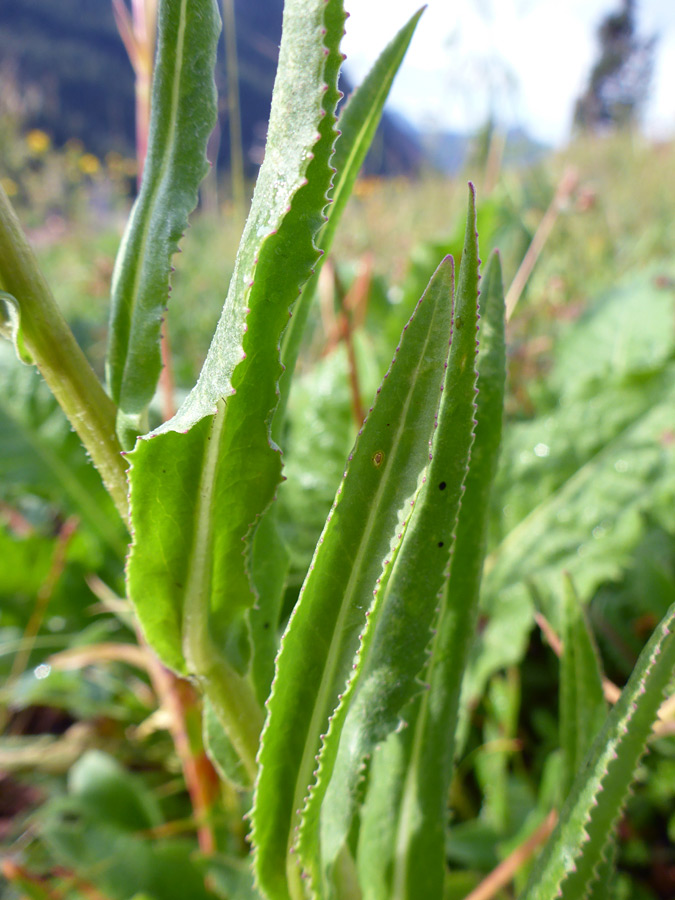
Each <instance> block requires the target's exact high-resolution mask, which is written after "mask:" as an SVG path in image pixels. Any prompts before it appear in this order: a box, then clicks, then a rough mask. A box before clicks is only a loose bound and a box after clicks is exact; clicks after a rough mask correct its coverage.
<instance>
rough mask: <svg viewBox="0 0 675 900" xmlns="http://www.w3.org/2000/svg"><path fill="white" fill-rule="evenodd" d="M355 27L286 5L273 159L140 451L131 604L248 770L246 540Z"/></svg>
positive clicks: (274, 454)
mask: <svg viewBox="0 0 675 900" xmlns="http://www.w3.org/2000/svg"><path fill="white" fill-rule="evenodd" d="M343 26H344V12H343V10H342V4H341V3H340V2H339V0H330V2H329V3H327V4H326V3H324V2H322V0H309V2H307V0H289V2H287V3H286V5H285V10H284V31H283V38H282V44H281V49H280V56H279V69H278V74H277V80H276V83H275V89H274V97H273V103H272V111H271V117H270V125H269V131H268V144H267V150H266V154H265V161H264V163H263V166H262V167H261V170H260V174H259V177H258V182H257V184H256V189H255V193H254V197H253V202H252V206H251V212H250V215H249V218H248V220H247V223H246V227H245V230H244V234H243V237H242V241H241V245H240V248H239V252H238V254H237V259H236V263H235V270H234V273H233V276H232V281H231V283H230V289H229V292H228V296H227V300H226V303H225V307H224V309H223V313H222V316H221V319H220V322H219V324H218V328H217V330H216V333H215V336H214V338H213V342H212V344H211V347H210V349H209V353H208V356H207V358H206V362H205V363H204V367H203V369H202V372H201V374H200V377H199V381H198V383H197V385H196V386H195V388H194V389H193V391H192V392H191V394H190V395H189V396H188V398H187V399H186V401H185V403H184V404H183V405H182V407H181V408H180V410H179V411H178V413H177V415H176V416H175V417H174V418H173V419H172V420H171V421H170V422H167V423H165V424H164V425H163V426H162V427H161V428H159V429H158V430H157V431H156V432H154V433H153V434H152V435H150V436H149V437H148V438H147V439H143V440H140V441H138V442H137V445H136V448H135V450H134V452H133V453H132V454H131V461H132V472H131V476H130V480H131V506H132V510H133V513H132V515H133V521H134V534H135V539H134V543H133V546H132V551H131V557H130V561H129V568H128V579H129V592H130V595H131V596H132V597H133V599H134V601H135V603H136V606H137V610H138V614H139V618H140V620H141V623H142V626H143V629H144V632H145V634H146V637H147V638H148V640H149V642H150V643H151V644H152V646H153V647H154V648H155V649H156V650H157V652H158V653H159V654H160V656H161V657H162V659H163V660H164V662H165V663H167V664H168V665H169V666H171V667H172V668H174V669H176V670H178V671H182V672H185V671H190V672H192V673H194V674H197V675H199V677H200V678H201V680H202V683H203V684H204V686H205V688H206V689H207V691H209V692H210V695H211V699H212V701H213V703H214V707H215V709H216V711H217V713H218V715H219V717H220V718H221V720H223V719H224V720H225V725H226V730H227V731H228V732H230V737H231V739H232V740H233V743H235V745H236V744H237V742H238V744H239V745H238V746H235V749H236V751H237V753H239V755H240V756H243V757H245V761H246V765H247V767H248V770H249V775H250V774H252V773H253V772H254V771H255V762H254V757H255V753H256V749H257V742H258V736H259V729H260V727H261V724H262V716H261V712H260V709H259V707H258V704H257V702H256V699H255V696H254V694H253V690H252V688H251V686H250V684H249V683H248V680H247V679H246V678H245V677H244V673H245V672H246V669H247V665H248V657H249V647H248V634H247V624H246V620H245V613H246V611H247V610H248V609H249V608H250V607H252V606H253V604H254V602H255V595H254V593H253V590H252V588H251V585H250V582H249V576H248V572H247V555H248V551H247V546H246V545H245V544H244V543H243V541H244V540H245V539H246V538H247V536H249V533H250V531H251V530H252V529H253V528H254V526H255V525H256V521H257V519H258V517H259V516H260V515H262V514H263V513H264V511H265V509H266V508H267V507H268V506H269V504H270V503H271V502H272V500H273V498H274V493H275V490H276V487H277V485H278V483H279V481H280V479H281V460H280V454H279V451H278V448H277V447H276V446H275V445H273V444H272V443H271V441H270V437H269V421H270V418H271V414H272V411H273V409H274V407H275V405H276V403H277V389H276V385H277V381H278V378H279V374H280V371H281V369H280V362H279V353H278V346H279V342H280V338H281V334H282V332H283V330H284V328H285V326H286V324H287V322H288V316H289V308H290V306H291V305H292V304H293V302H294V301H295V300H296V299H297V296H298V293H299V290H300V287H301V285H302V283H303V282H304V281H305V280H306V279H307V278H308V277H309V275H310V273H311V269H312V266H313V265H314V264H315V262H316V260H317V257H318V251H317V250H316V248H315V246H314V237H315V235H316V233H317V231H318V229H319V228H320V226H321V224H322V222H323V221H324V219H323V210H324V207H325V206H326V203H327V199H326V195H327V192H328V190H329V187H330V181H331V175H332V170H331V169H330V157H331V154H332V148H333V143H334V140H335V135H336V132H335V119H334V109H335V104H336V102H337V98H338V92H337V74H338V69H339V65H340V62H341V58H340V54H339V52H338V46H339V41H340V38H341V36H342V33H343ZM289 121H291V122H293V128H292V129H289V127H288V123H289ZM240 729H241V730H243V732H244V733H243V734H239V735H238V734H237V731H238V730H240Z"/></svg>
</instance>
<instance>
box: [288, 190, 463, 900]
mask: <svg viewBox="0 0 675 900" xmlns="http://www.w3.org/2000/svg"><path fill="white" fill-rule="evenodd" d="M464 260H465V263H464V267H463V268H462V269H461V270H460V276H459V286H458V291H457V297H456V300H455V302H454V308H453V331H452V340H451V344H450V356H449V359H448V363H447V368H446V371H445V377H444V383H443V386H442V392H443V393H442V400H441V405H440V408H439V411H438V415H437V419H436V427H435V430H434V433H433V438H432V441H431V446H430V454H429V456H430V462H429V465H428V468H427V471H426V474H425V476H424V485H423V487H422V489H421V490H420V493H419V496H418V497H417V499H416V501H415V507H414V510H413V512H412V514H411V516H410V520H409V522H408V523H407V525H406V528H405V532H404V533H403V539H402V542H401V546H400V549H399V551H398V553H397V556H396V560H395V562H393V564H392V565H391V566H390V569H389V571H388V575H387V578H386V579H383V580H382V582H381V583H380V585H379V586H378V589H377V590H376V592H375V599H374V602H373V603H372V605H371V607H370V611H369V618H368V623H367V626H366V628H365V630H364V632H363V634H362V636H361V646H360V649H359V656H358V660H357V663H356V669H355V671H354V673H353V675H352V677H351V679H350V682H349V685H348V687H347V688H346V690H345V691H344V692H343V695H342V699H341V700H340V704H339V706H338V708H337V710H336V711H335V713H334V714H333V716H332V717H331V721H330V726H329V729H328V733H327V735H326V738H325V740H324V742H323V745H322V748H321V752H320V754H319V760H318V762H319V766H318V771H317V780H316V784H315V785H314V786H313V789H312V793H311V795H310V798H309V800H308V803H307V806H306V809H305V811H304V813H303V819H302V823H301V826H300V840H299V842H298V854H299V856H300V859H301V862H302V864H303V866H304V868H305V870H306V871H308V872H309V874H310V878H311V880H312V882H313V883H318V882H319V880H320V877H321V874H320V867H321V864H320V859H321V857H323V862H324V865H325V867H326V868H327V869H328V870H330V868H332V866H333V865H334V863H335V861H336V859H337V858H338V855H339V853H340V850H341V847H342V844H343V843H344V841H345V840H346V837H347V835H348V832H349V828H350V826H351V820H352V818H353V815H354V812H355V807H356V803H357V800H358V786H359V782H360V780H361V774H362V767H363V763H364V760H365V758H366V757H367V756H368V755H369V754H370V753H371V752H372V750H373V748H374V747H375V746H376V744H378V743H379V742H381V741H382V740H384V739H385V737H386V736H387V735H388V734H389V733H390V732H391V731H393V730H394V729H395V728H396V727H397V726H398V725H399V724H400V718H399V711H400V709H401V707H402V706H403V705H404V704H405V703H406V702H407V701H408V700H409V698H410V697H411V696H412V694H413V693H415V692H417V691H419V690H420V689H421V685H420V683H419V682H417V680H416V676H417V675H418V673H419V672H420V671H421V670H422V668H423V667H424V663H425V659H426V650H427V646H428V644H429V643H430V641H431V636H432V634H431V626H432V622H433V620H434V617H435V614H436V611H437V605H438V600H439V596H440V594H441V592H442V590H443V587H444V586H445V582H446V580H447V576H448V570H449V567H450V556H451V552H452V546H453V538H454V533H455V525H456V521H457V514H458V510H459V506H460V501H461V498H462V493H463V490H464V479H465V477H466V473H467V469H468V463H469V451H470V447H471V444H472V442H473V426H474V413H475V394H476V371H475V357H476V332H477V329H478V248H477V243H476V220H475V204H474V196H473V189H472V190H471V193H470V198H469V214H468V221H467V239H466V246H465V252H464ZM331 776H332V781H331V782H330V786H329V779H331ZM324 797H325V802H324ZM320 816H321V839H320V843H319V835H318V830H319V817H320ZM325 889H326V888H325V887H324V890H325Z"/></svg>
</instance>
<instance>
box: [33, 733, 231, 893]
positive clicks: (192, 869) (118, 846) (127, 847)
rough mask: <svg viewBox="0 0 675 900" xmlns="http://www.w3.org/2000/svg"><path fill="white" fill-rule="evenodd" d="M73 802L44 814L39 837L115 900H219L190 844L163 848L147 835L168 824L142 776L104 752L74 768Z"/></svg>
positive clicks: (173, 842)
mask: <svg viewBox="0 0 675 900" xmlns="http://www.w3.org/2000/svg"><path fill="white" fill-rule="evenodd" d="M68 787H69V790H68V794H67V795H66V796H65V797H62V798H59V799H55V800H52V801H51V802H50V803H48V804H47V805H46V806H45V807H44V808H43V809H42V810H40V812H39V814H38V823H37V824H38V826H39V832H40V836H41V838H42V840H43V841H44V843H45V845H46V846H47V847H48V848H49V851H50V853H51V854H52V855H53V858H54V859H55V860H56V861H57V863H58V864H59V865H60V866H63V867H64V868H65V869H68V870H71V871H73V872H75V873H76V874H77V875H78V876H79V877H80V878H82V879H83V880H84V881H85V882H88V883H90V884H91V883H93V884H95V885H96V887H97V888H98V889H99V891H100V892H101V893H102V894H103V895H104V896H105V897H107V898H108V900H129V898H131V897H136V896H137V895H139V894H141V895H146V896H147V897H151V898H156V900H159V898H161V900H184V898H186V897H189V898H190V900H215V898H216V895H215V894H214V893H212V892H211V891H210V890H207V889H206V887H205V886H204V872H203V870H202V866H201V864H200V862H199V861H197V860H194V859H193V856H194V853H193V845H192V842H191V841H188V840H185V839H182V840H181V839H175V838H173V839H168V840H164V841H162V842H158V841H151V840H148V839H147V838H146V836H145V835H144V833H143V832H144V831H145V830H146V829H148V828H150V827H152V826H154V825H157V824H159V823H160V822H161V819H160V817H159V811H158V809H157V806H156V801H155V798H154V796H153V795H152V793H151V792H150V790H149V789H148V788H147V787H146V786H145V785H144V784H142V782H141V781H140V779H139V778H138V777H134V776H132V775H131V774H130V773H129V772H127V771H126V770H125V769H124V768H123V767H122V766H121V765H120V764H119V763H118V762H116V761H115V760H114V759H112V757H109V756H107V755H106V754H104V753H101V752H100V751H91V752H89V753H87V754H85V755H84V756H83V757H82V758H81V759H80V760H79V761H78V762H77V763H75V765H74V766H73V767H72V769H71V770H70V775H69V785H68Z"/></svg>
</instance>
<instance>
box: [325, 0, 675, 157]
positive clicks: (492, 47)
mask: <svg viewBox="0 0 675 900" xmlns="http://www.w3.org/2000/svg"><path fill="white" fill-rule="evenodd" d="M421 2H422V0H348V2H347V4H346V5H347V8H348V10H349V11H350V13H351V15H350V18H349V19H348V20H347V34H346V35H345V38H344V42H343V50H344V52H345V53H346V54H347V62H346V71H347V73H348V74H349V75H350V77H351V78H352V80H353V81H355V82H357V83H358V81H359V80H360V79H361V78H362V77H363V76H364V75H365V74H366V73H367V71H368V69H369V68H370V66H371V65H372V64H373V62H374V61H375V59H376V57H377V55H378V53H379V52H380V51H381V50H382V49H383V48H384V46H385V45H386V43H387V42H388V41H389V40H390V39H391V38H392V37H393V36H394V34H395V33H396V31H397V30H398V29H399V28H400V27H401V26H402V25H403V24H404V23H405V22H406V21H407V19H408V18H409V17H410V16H411V15H412V14H413V13H414V12H415V11H416V10H417V9H418V8H419V6H420V5H421ZM427 2H428V6H427V9H426V11H425V13H424V14H423V16H422V19H421V21H420V24H419V25H418V28H417V32H416V34H415V36H414V38H413V42H412V44H411V46H410V49H409V51H408V55H407V57H406V59H405V61H404V63H403V66H402V68H401V70H400V72H399V75H398V77H397V80H396V82H395V84H394V87H393V89H392V93H391V96H390V102H389V106H388V108H389V109H393V110H394V111H396V112H399V113H401V114H403V115H404V116H406V117H407V118H409V119H410V120H411V121H412V122H413V123H414V124H416V125H418V126H421V127H425V128H430V129H433V130H435V129H441V130H446V129H447V130H453V131H471V130H473V129H475V128H477V127H479V126H480V125H481V124H483V123H484V122H485V120H486V118H487V116H488V114H489V112H490V110H491V107H492V111H493V112H494V113H495V115H496V117H497V119H498V121H500V123H501V124H502V125H504V126H506V127H511V126H520V127H522V128H525V129H526V130H527V131H528V133H529V134H530V135H531V136H532V137H535V138H537V139H538V140H541V141H544V142H546V143H549V144H556V145H557V144H561V143H564V141H565V140H566V139H567V137H568V136H569V130H570V124H571V121H572V115H573V111H574V102H575V100H576V98H577V97H578V96H579V94H580V93H581V92H582V90H583V89H584V87H585V85H586V83H587V80H588V75H589V73H590V70H591V67H592V66H593V64H594V62H595V59H596V57H597V47H598V44H597V39H596V31H597V28H598V25H599V23H600V22H601V21H602V19H603V17H604V16H605V15H606V14H607V13H608V12H613V11H616V10H617V9H618V8H619V7H620V2H619V0H427ZM636 6H637V30H638V34H639V35H640V36H651V35H656V36H657V38H658V41H657V46H656V60H655V68H654V75H653V81H652V90H651V96H650V99H649V103H648V106H647V110H646V116H645V129H646V131H647V133H648V134H650V135H651V136H654V137H665V136H667V135H672V134H673V133H674V132H675V0H637V4H636ZM383 10H386V12H384V13H383Z"/></svg>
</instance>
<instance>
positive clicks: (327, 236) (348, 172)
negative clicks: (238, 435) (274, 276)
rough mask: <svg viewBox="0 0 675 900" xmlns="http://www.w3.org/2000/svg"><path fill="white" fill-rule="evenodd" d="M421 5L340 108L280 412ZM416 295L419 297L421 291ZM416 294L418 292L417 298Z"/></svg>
mask: <svg viewBox="0 0 675 900" xmlns="http://www.w3.org/2000/svg"><path fill="white" fill-rule="evenodd" d="M423 11H424V8H422V9H420V10H418V12H416V13H415V14H414V15H413V16H412V17H411V18H410V20H409V21H408V22H407V24H406V25H404V26H403V28H401V30H400V31H399V32H398V34H397V35H396V36H395V37H394V39H393V40H392V41H391V42H390V43H389V44H388V45H387V46H386V47H385V49H384V50H383V51H382V53H381V54H380V56H379V58H378V59H377V60H376V62H375V65H374V66H373V68H372V69H371V70H370V72H369V73H368V75H366V77H365V79H364V80H363V82H362V83H361V85H359V87H358V88H357V89H356V90H355V91H354V93H353V94H352V95H351V97H350V98H349V100H348V102H347V104H346V105H345V107H344V109H343V111H342V112H341V114H340V118H339V121H338V127H339V129H340V137H339V139H338V141H337V143H336V146H335V155H334V157H333V160H332V164H333V166H334V168H335V172H336V174H335V181H334V188H333V194H332V203H331V206H330V208H329V210H328V220H327V222H326V224H325V225H324V226H323V228H322V229H321V233H320V234H319V238H318V246H319V248H320V249H321V250H322V251H323V254H324V255H323V257H322V260H320V261H319V263H318V265H317V267H316V270H315V272H314V274H313V276H312V278H311V279H310V280H309V281H308V282H307V284H306V285H305V287H304V288H303V291H302V294H301V296H300V299H299V300H298V303H297V305H296V308H295V310H294V312H293V319H292V320H291V322H290V325H289V327H288V330H287V331H286V334H285V335H284V342H283V345H282V362H283V364H284V367H285V372H284V375H283V376H282V378H281V381H280V388H281V401H280V411H281V412H283V410H284V408H285V405H286V401H287V398H288V392H289V391H290V385H291V378H292V376H293V372H294V369H295V364H296V361H297V357H298V353H299V351H300V344H301V340H302V335H303V333H304V330H305V325H306V324H307V318H308V315H309V310H310V307H311V304H312V299H313V297H314V294H315V292H316V288H317V285H318V281H319V272H320V271H321V265H322V261H323V259H325V258H326V256H327V255H328V253H329V252H330V249H331V247H332V245H333V238H334V236H335V232H336V230H337V227H338V224H339V222H340V219H341V218H342V213H343V212H344V209H345V206H346V205H347V200H348V199H349V197H350V195H351V192H352V189H353V187H354V183H355V181H356V179H357V177H358V174H359V171H360V170H361V166H362V165H363V162H364V160H365V158H366V155H367V153H368V150H369V148H370V145H371V143H372V140H373V137H374V135H375V132H376V130H377V126H378V124H379V122H380V119H381V118H382V111H383V109H384V104H385V102H386V100H387V97H388V96H389V91H390V90H391V86H392V84H393V81H394V78H395V77H396V73H397V72H398V70H399V68H400V66H401V63H402V62H403V59H404V57H405V54H406V52H407V50H408V47H409V46H410V41H411V40H412V36H413V34H414V33H415V29H416V27H417V23H418V22H419V19H420V16H421V15H422V12H423ZM437 259H438V257H437ZM427 271H428V270H427ZM427 277H428V276H427ZM417 297H419V294H418V295H417ZM416 300H417V298H415V301H416ZM415 301H413V302H415ZM275 426H276V429H278V428H280V426H281V417H278V419H277V421H276V423H275ZM275 433H277V432H276V431H275Z"/></svg>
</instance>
